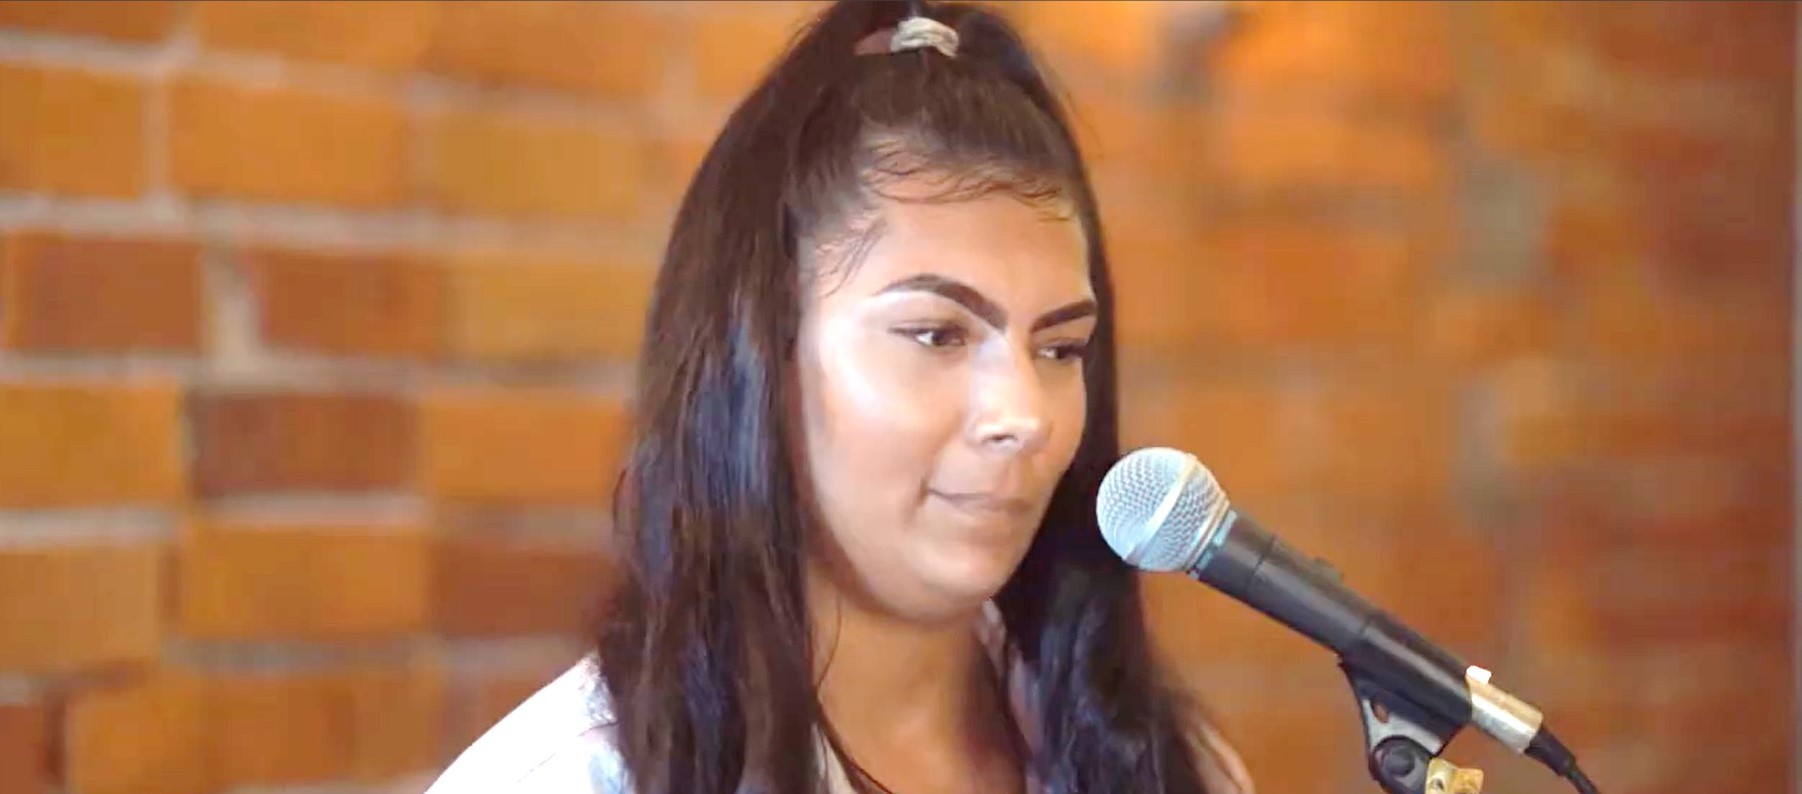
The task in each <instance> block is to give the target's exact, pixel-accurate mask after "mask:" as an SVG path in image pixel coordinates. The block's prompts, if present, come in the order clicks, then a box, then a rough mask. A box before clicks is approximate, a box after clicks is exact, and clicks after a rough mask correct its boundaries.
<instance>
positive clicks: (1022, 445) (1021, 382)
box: [971, 355, 1051, 455]
mask: <svg viewBox="0 0 1802 794" xmlns="http://www.w3.org/2000/svg"><path fill="white" fill-rule="evenodd" d="M973 390H974V392H975V393H974V394H972V395H971V398H972V400H973V402H974V408H975V410H974V412H973V415H972V422H971V435H972V439H971V440H972V441H973V442H974V443H975V444H976V445H977V446H978V447H981V448H982V449H983V450H984V451H991V452H994V453H996V454H1003V455H1030V454H1032V453H1034V452H1036V451H1038V449H1039V448H1040V447H1043V446H1044V445H1045V440H1046V438H1047V436H1049V435H1050V432H1051V426H1050V425H1051V422H1050V418H1049V417H1048V416H1047V415H1046V399H1045V388H1044V383H1043V382H1042V381H1041V379H1040V377H1039V372H1038V370H1037V368H1036V367H1034V366H1033V361H1032V358H1031V357H1030V356H1019V355H1016V356H1009V357H1008V361H1007V362H1005V363H1001V362H997V363H996V366H995V367H994V369H993V370H992V371H990V372H989V373H985V375H984V376H983V377H980V378H977V379H976V381H975V382H974V384H973Z"/></svg>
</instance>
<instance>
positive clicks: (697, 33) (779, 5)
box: [684, 2, 819, 102]
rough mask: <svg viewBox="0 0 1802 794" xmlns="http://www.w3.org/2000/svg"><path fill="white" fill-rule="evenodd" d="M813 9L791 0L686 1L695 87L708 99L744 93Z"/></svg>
mask: <svg viewBox="0 0 1802 794" xmlns="http://www.w3.org/2000/svg"><path fill="white" fill-rule="evenodd" d="M818 10H819V9H818V8H817V5H816V4H812V3H795V2H776V3H736V2H707V3H695V4H692V5H691V7H690V8H689V9H688V13H689V14H691V15H692V16H691V18H690V19H688V20H685V23H684V32H685V33H686V34H687V37H688V46H690V47H692V48H693V52H694V59H695V61H694V64H695V67H694V68H695V91H696V92H697V93H699V94H700V95H701V97H702V98H704V99H710V100H720V101H731V102H736V101H738V100H740V99H742V98H744V96H745V94H747V93H749V92H750V90H751V88H752V87H753V86H755V85H756V82H757V81H758V80H760V79H762V77H763V75H764V73H765V72H768V71H769V69H770V67H771V66H772V65H774V64H775V62H776V59H777V58H778V57H779V56H780V55H781V54H782V48H783V47H784V46H786V45H787V44H788V41H789V38H790V37H791V36H792V35H794V34H795V33H796V32H798V31H799V30H800V29H801V27H802V26H803V25H804V24H806V23H807V21H808V20H810V19H812V18H813V16H814V14H815V13H817V12H818Z"/></svg>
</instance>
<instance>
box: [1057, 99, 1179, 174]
mask: <svg viewBox="0 0 1802 794" xmlns="http://www.w3.org/2000/svg"><path fill="white" fill-rule="evenodd" d="M1067 110H1068V112H1069V115H1070V126H1071V128H1072V129H1071V131H1072V132H1073V133H1075V135H1076V140H1077V145H1078V146H1080V147H1081V148H1082V152H1083V157H1084V159H1085V161H1086V162H1087V164H1088V166H1089V168H1090V169H1091V170H1094V171H1098V172H1102V171H1107V170H1110V169H1118V170H1121V171H1124V172H1127V173H1131V174H1133V175H1134V176H1136V177H1140V178H1151V179H1159V180H1169V181H1172V182H1182V181H1184V180H1188V179H1193V178H1194V177H1195V173H1194V171H1195V168H1194V166H1193V160H1194V159H1195V158H1194V157H1193V153H1192V152H1190V151H1187V148H1188V147H1186V146H1172V145H1170V144H1171V141H1173V140H1176V139H1179V138H1185V137H1187V135H1186V134H1185V129H1186V128H1185V126H1184V124H1183V122H1184V121H1185V120H1186V119H1185V118H1184V116H1183V114H1182V113H1180V112H1178V111H1177V110H1176V109H1175V108H1174V107H1172V106H1171V105H1169V104H1167V103H1164V102H1160V101H1158V100H1157V99H1154V98H1151V97H1147V96H1143V95H1140V94H1138V93H1128V92H1121V91H1109V90H1101V89H1093V90H1086V91H1083V90H1079V91H1077V92H1075V93H1074V94H1073V95H1072V96H1071V97H1070V100H1069V105H1068V107H1067Z"/></svg>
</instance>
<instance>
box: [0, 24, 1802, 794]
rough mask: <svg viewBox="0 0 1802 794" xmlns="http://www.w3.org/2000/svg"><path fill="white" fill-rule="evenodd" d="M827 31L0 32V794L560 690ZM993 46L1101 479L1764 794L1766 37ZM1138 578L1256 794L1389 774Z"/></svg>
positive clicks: (1340, 728)
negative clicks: (1211, 502)
mask: <svg viewBox="0 0 1802 794" xmlns="http://www.w3.org/2000/svg"><path fill="white" fill-rule="evenodd" d="M810 8H811V5H810V4H807V3H772V4H756V5H753V4H748V3H722V4H698V3H679V4H671V5H656V4H636V3H634V4H628V3H594V4H578V3H559V2H536V3H517V2H506V3H500V2H412V3H384V4H368V3H350V2H321V3H307V4H300V3H204V4H201V3H176V2H83V3H55V2H11V1H6V2H0V241H3V242H0V245H3V246H4V247H3V249H0V792H7V793H8V794H10V793H11V792H14V791H19V792H32V793H33V794H41V793H42V792H49V791H63V792H69V793H70V794H107V793H108V792H126V791H131V792H162V791H168V792H195V791H199V792H221V791H230V790H234V789H246V788H250V787H257V788H258V789H259V790H264V791H270V790H282V789H283V788H284V787H288V786H302V787H308V788H309V790H313V789H312V787H314V786H316V785H327V786H329V787H330V790H332V791H344V792H362V791H370V792H375V791H381V792H388V791H413V790H417V788H418V787H419V785H420V783H421V782H422V780H424V779H426V778H428V777H429V776H430V774H431V772H432V771H433V770H434V769H435V768H437V767H438V766H439V765H440V764H442V763H443V762H444V761H445V760H446V759H447V757H448V754H449V753H451V752H454V751H455V750H456V749H458V748H460V747H461V746H463V745H464V744H465V743H467V741H468V740H469V739H470V738H471V737H473V736H474V735H475V734H477V733H478V732H479V731H480V730H481V729H482V728H483V727H484V726H485V725H486V724H488V723H489V722H490V721H492V720H493V719H494V718H496V717H497V716H498V715H500V714H501V713H504V712H505V711H506V710H507V709H508V708H510V707H511V706H512V705H513V704H514V703H515V702H517V701H518V699H519V698H520V697H522V696H523V694H524V693H527V692H529V691H531V689H532V688H534V687H535V686H536V685H537V684H538V683H539V682H540V681H541V680H542V678H543V677H544V676H545V675H547V674H548V673H549V672H551V671H554V670H556V669H558V668H559V667H560V666H561V665H563V664H564V663H566V662H567V660H568V658H569V655H570V654H571V653H573V652H574V651H575V650H576V649H577V648H578V647H579V646H578V645H577V644H576V643H575V642H573V641H572V640H570V639H569V633H570V630H571V629H572V628H573V627H575V626H577V625H578V624H579V622H580V618H581V615H580V614H579V613H578V612H577V611H576V610H577V608H579V606H580V604H581V602H582V599H583V598H584V596H585V594H587V593H589V592H591V591H592V590H593V589H594V587H595V586H596V585H597V583H598V582H600V581H602V580H603V579H604V577H605V576H606V563H605V560H606V549H605V548H604V541H603V537H604V533H603V530H604V528H605V525H606V520H605V512H604V508H605V499H606V494H605V485H606V482H607V477H606V473H607V472H608V471H609V470H610V469H611V468H612V467H613V466H614V465H615V464H616V455H617V454H618V449H619V446H620V432H621V427H622V416H623V411H624V408H623V406H622V404H621V399H622V396H623V395H625V394H626V393H627V386H628V384H629V383H630V379H631V361H630V359H631V356H632V355H633V351H634V349H635V344H636V339H635V338H634V333H633V332H634V331H635V329H636V327H637V322H638V314H637V313H638V311H639V310H640V308H641V306H642V302H643V299H644V295H645V290H646V289H647V287H648V283H649V278H650V274H651V268H652V266H653V264H654V262H655V260H656V256H657V252H658V249H659V245H660V243H661V241H662V234H663V232H664V229H665V227H666V225H667V220H668V217H669V214H670V211H671V208H672V206H673V204H674V201H675V199H676V197H677V196H678V194H679V191H680V190H681V187H682V185H683V181H684V179H685V177H686V175H687V173H688V172H689V170H690V169H691V168H692V166H693V164H694V163H695V162H696V160H697V159H698V157H699V154H700V152H701V150H702V149H703V147H704V146H705V145H706V143H707V141H708V139H709V136H710V135H711V134H712V132H713V131H714V130H715V129H716V128H717V125H718V124H719V122H720V121H721V119H722V118H723V116H724V113H725V111H726V110H727V109H728V108H729V106H730V104H731V102H732V101H733V99H734V97H736V96H737V95H739V94H740V93H741V92H742V91H743V90H744V88H745V87H746V86H747V85H748V82H749V80H750V79H751V77H752V76H753V75H754V74H755V71H756V70H757V68H758V67H759V66H761V64H763V63H764V62H765V61H766V60H767V58H768V56H769V54H770V53H771V51H772V50H773V48H774V46H775V45H776V43H777V42H778V41H779V40H780V39H781V37H782V35H783V33H784V32H785V31H787V30H788V29H789V26H790V25H791V24H792V23H793V22H794V21H795V20H796V19H798V18H800V17H801V16H802V15H804V14H805V13H807V11H808V10H809V9H810ZM1014 8H1015V11H1016V12H1017V16H1018V17H1019V18H1020V20H1021V21H1022V22H1023V23H1024V24H1025V25H1026V26H1027V28H1028V30H1029V32H1030V33H1031V35H1032V36H1033V38H1034V40H1035V41H1036V42H1037V43H1038V44H1039V45H1040V46H1041V47H1042V48H1043V49H1044V50H1045V52H1046V53H1047V56H1048V57H1049V59H1050V62H1051V63H1052V64H1053V66H1054V67H1055V68H1056V70H1057V71H1058V73H1059V74H1060V75H1061V76H1062V78H1063V81H1064V83H1065V84H1066V86H1067V88H1068V89H1069V90H1070V92H1071V93H1072V95H1073V97H1074V99H1075V102H1076V106H1077V109H1078V112H1079V114H1080V115H1081V117H1082V119H1083V122H1084V135H1085V137H1086V139H1087V141H1088V143H1089V145H1090V146H1091V148H1092V150H1093V152H1094V156H1093V165H1094V168H1095V170H1096V174H1097V179H1098V183H1099V186H1100V189H1101V191H1102V194H1103V199H1104V202H1105V205H1104V212H1105V213H1106V214H1107V216H1108V221H1109V223H1110V233H1111V236H1112V238H1113V244H1114V248H1115V257H1116V262H1117V268H1118V270H1119V281H1120V287H1121V289H1122V298H1121V300H1122V310H1123V314H1122V320H1123V336H1124V339H1125V344H1126V349H1125V354H1126V356H1127V362H1126V377H1125V397H1126V400H1127V405H1128V410H1129V413H1128V415H1127V416H1126V424H1127V432H1128V435H1129V439H1128V441H1129V442H1130V443H1132V444H1135V445H1139V444H1146V443H1153V442H1156V443H1163V444H1169V445H1174V446H1182V447H1186V448H1189V449H1191V450H1193V451H1195V452H1197V453H1199V454H1200V455H1201V456H1202V458H1203V459H1204V460H1206V461H1207V462H1208V463H1209V464H1210V465H1211V466H1212V467H1213V468H1215V469H1216V471H1217V472H1218V473H1219V474H1220V475H1221V477H1222V479H1223V481H1224V483H1225V484H1226V485H1227V487H1228V488H1230V489H1231V490H1232V492H1233V493H1234V495H1235V498H1236V500H1237V501H1239V502H1240V503H1242V504H1243V505H1245V506H1246V507H1247V508H1248V509H1250V510H1252V511H1254V512H1255V513H1257V514H1259V515H1260V516H1262V517H1263V518H1264V519H1265V520H1266V522H1267V523H1269V524H1271V525H1273V526H1275V527H1277V528H1279V529H1280V530H1281V531H1282V532H1283V533H1284V535H1285V536H1286V537H1287V538H1288V539H1290V540H1291V541H1293V542H1295V543H1296V544H1298V545H1300V546H1302V547H1304V548H1306V549H1308V550H1310V551H1312V552H1314V553H1317V554H1320V555H1323V556H1326V557H1328V558H1329V559H1331V560H1333V561H1334V562H1335V563H1336V564H1337V565H1338V567H1340V568H1341V569H1342V570H1343V571H1344V572H1345V574H1346V577H1347V578H1348V580H1349V581H1350V582H1351V583H1352V584H1353V585H1354V586H1356V587H1358V588H1359V589H1360V590H1362V591H1364V592H1365V593H1367V594H1369V595H1370V596H1371V597H1372V598H1373V599H1374V600H1376V601H1378V602H1379V603H1382V604H1385V605H1388V606H1390V607H1391V608H1392V609H1393V611H1395V612H1397V613H1398V614H1399V615H1400V616H1401V617H1402V618H1404V619H1405V620H1407V621H1409V622H1411V623H1413V624H1415V625H1416V626H1418V627H1420V628H1421V629H1422V630H1423V631H1425V632H1426V633H1427V634H1429V635H1430V636H1433V637H1435V638H1437V639H1439V640H1441V641H1442V642H1443V643H1445V644H1446V645H1448V646H1450V647H1451V648H1453V649H1454V650H1456V651H1458V652H1460V653H1461V654H1463V655H1465V656H1467V657H1469V658H1471V659H1472V661H1475V662H1477V663H1481V664H1485V665H1486V666H1488V667H1491V668H1492V669H1495V670H1497V680H1498V682H1499V683H1501V684H1502V685H1503V686H1505V687H1508V688H1510V689H1514V690H1516V691H1519V692H1521V693H1523V694H1525V695H1527V696H1529V697H1530V698H1532V699H1534V700H1536V701H1537V702H1538V703H1539V704H1540V705H1542V706H1544V707H1545V708H1546V709H1547V711H1548V712H1549V713H1550V714H1551V715H1552V719H1553V720H1554V724H1555V725H1557V726H1559V728H1560V733H1561V734H1562V735H1564V736H1565V738H1566V739H1567V740H1568V741H1569V742H1570V743H1571V744H1572V745H1573V746H1574V747H1576V748H1578V749H1579V750H1580V751H1581V752H1582V753H1583V757H1584V758H1585V759H1586V764H1585V765H1586V767H1589V768H1591V769H1592V770H1593V772H1592V776H1593V777H1595V778H1596V779H1597V780H1598V781H1599V782H1600V783H1601V784H1602V786H1603V788H1604V790H1606V791H1609V792H1610V794H1690V793H1691V792H1699V791H1778V790H1782V789H1784V788H1786V787H1787V786H1789V785H1791V784H1792V783H1793V781H1794V779H1795V763H1794V760H1793V758H1792V753H1791V748H1792V746H1793V739H1794V732H1795V726H1794V725H1793V724H1792V710H1791V703H1792V699H1793V693H1792V692H1791V685H1790V680H1791V678H1790V670H1791V665H1792V661H1793V659H1792V652H1791V637H1790V622H1791V617H1792V614H1793V604H1792V601H1791V597H1790V593H1791V582H1792V577H1793V573H1792V571H1791V565H1790V560H1791V559H1792V535H1791V523H1792V515H1791V513H1792V508H1791V504H1792V499H1791V497H1792V493H1793V489H1792V486H1791V479H1792V471H1791V468H1790V462H1789V449H1788V447H1789V439H1790V429H1791V421H1792V419H1791V416H1790V412H1789V407H1788V406H1789V379H1790V374H1791V364H1790V362H1791V352H1792V351H1791V349H1790V341H1789V328H1790V322H1791V317H1792V314H1791V312H1792V309H1791V306H1790V295H1791V288H1790V287H1791V278H1792V277H1791V266H1790V261H1791V255H1792V251H1791V232H1792V230H1791V224H1790V208H1791V192H1790V191H1791V184H1792V181H1793V175H1794V173H1795V169H1794V162H1793V148H1794V140H1795V130H1794V129H1793V123H1792V115H1793V109H1794V96H1795V85H1794V72H1795V70H1794V67H1793V64H1794V42H1795V31H1796V20H1795V11H1794V6H1791V5H1788V4H1779V3H1712V2H1711V3H1700V2H1697V3H1656V4H1653V3H1615V4H1587V3H1571V4H1561V5H1552V4H1519V5H1515V4H1491V3H1477V4H1458V5H1435V4H1428V3H1414V2H1406V3H1376V4H1329V3H1300V2H1267V3H1244V4H1233V6H1232V8H1233V10H1232V13H1231V15H1230V16H1229V17H1228V18H1227V21H1226V24H1224V25H1223V26H1218V27H1216V26H1214V25H1213V24H1212V22H1214V21H1218V20H1216V18H1215V16H1214V14H1215V12H1217V11H1219V10H1220V9H1221V8H1222V6H1221V5H1219V4H1209V3H1147V2H1106V3H1102V2H1061V3H1025V4H1019V5H1017V6H1015V7H1014ZM1148 588H1149V590H1150V592H1151V594H1152V597H1153V607H1154V612H1155V614H1156V615H1157V618H1158V620H1159V624H1160V626H1161V627H1162V630H1161V633H1160V637H1161V639H1162V641H1163V643H1164V645H1165V646H1166V648H1167V649H1168V650H1169V651H1170V652H1172V653H1174V654H1177V655H1178V656H1179V657H1180V658H1181V659H1182V665H1183V670H1184V672H1185V673H1186V674H1187V675H1189V676H1190V677H1191V678H1192V679H1193V681H1194V682H1195V684H1196V686H1197V687H1198V688H1199V689H1200V690H1202V691H1203V693H1204V694H1205V696H1206V697H1207V698H1208V700H1209V702H1210V703H1211V704H1212V705H1213V706H1214V708H1215V710H1216V711H1218V712H1219V713H1220V714H1221V715H1222V716H1223V719H1224V720H1225V722H1226V724H1227V728H1228V731H1229V733H1230V734H1231V735H1232V736H1233V737H1234V738H1235V739H1236V740H1237V741H1238V742H1239V743H1240V745H1241V747H1242V748H1243V749H1244V751H1245V753H1246V755H1247V757H1248V761H1249V762H1250V764H1251V766H1252V768H1253V772H1254V774H1255V775H1256V776H1257V777H1258V778H1259V781H1260V783H1261V788H1262V789H1263V790H1265V791H1271V792H1362V791H1370V790H1372V787H1371V784H1370V783H1369V781H1368V780H1367V778H1365V777H1364V773H1363V772H1362V769H1361V757H1360V754H1359V749H1358V747H1359V738H1358V728H1357V725H1356V719H1355V714H1354V712H1353V711H1352V706H1351V701H1350V698H1349V696H1348V691H1347V690H1346V689H1345V687H1344V685H1343V682H1342V679H1341V678H1340V677H1339V674H1338V672H1337V670H1336V669H1335V668H1334V667H1333V666H1332V663H1331V659H1330V657H1328V656H1327V655H1326V654H1325V653H1324V652H1322V651H1318V650H1316V649H1314V648H1313V647H1311V646H1309V645H1308V644H1307V643H1306V642H1305V641H1303V640H1300V639H1298V638H1296V637H1294V636H1291V635H1289V634H1287V633H1285V632H1284V631H1283V630H1282V629H1280V628H1277V627H1275V626H1273V625H1271V624H1269V623H1268V622H1266V621H1265V620H1264V619H1263V618H1261V617H1259V616H1257V615H1256V614H1254V613H1250V612H1249V611H1248V610H1246V609H1244V608H1242V607H1239V606H1237V605H1234V604H1232V603H1230V602H1228V601H1227V600H1225V599H1224V598H1222V597H1218V596H1215V595H1214V594H1212V593H1209V592H1206V591H1203V590H1201V589H1200V588H1195V587H1189V586H1186V585H1183V584H1181V583H1176V582H1171V581H1169V580H1157V581H1152V582H1148ZM1448 755H1449V756H1450V757H1451V758H1453V759H1454V760H1458V761H1461V762H1467V763H1472V764H1475V765H1478V766H1481V767H1483V768H1484V769H1486V770H1487V771H1488V772H1489V783H1488V788H1487V790H1488V791H1490V792H1500V793H1501V794H1511V793H1513V792H1528V791H1550V790H1557V786H1558V785H1559V784H1557V783H1556V782H1555V781H1553V780H1552V779H1551V778H1550V777H1549V776H1548V775H1546V774H1545V773H1543V772H1541V771H1540V770H1538V769H1537V768H1535V767H1534V766H1533V765H1531V764H1530V763H1529V762H1526V761H1524V760H1520V759H1516V758H1513V757H1511V756H1508V755H1507V754H1506V753H1505V752H1503V751H1498V750H1497V749H1496V748H1495V747H1493V746H1492V745H1491V744H1489V743H1487V742H1486V741H1484V740H1482V739H1481V738H1476V739H1466V738H1461V739H1460V740H1459V741H1458V742H1456V743H1454V744H1453V746H1452V748H1451V749H1450V751H1449V753H1448ZM270 787H273V788H270Z"/></svg>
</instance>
